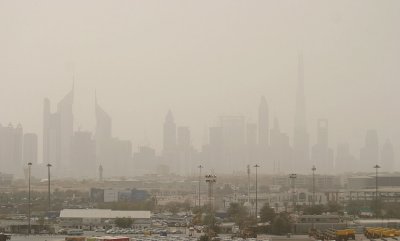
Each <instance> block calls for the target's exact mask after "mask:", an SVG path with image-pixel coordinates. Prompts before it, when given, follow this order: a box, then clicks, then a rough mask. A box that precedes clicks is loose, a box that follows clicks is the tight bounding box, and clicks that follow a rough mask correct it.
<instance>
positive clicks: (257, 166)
mask: <svg viewBox="0 0 400 241" xmlns="http://www.w3.org/2000/svg"><path fill="white" fill-rule="evenodd" d="M254 167H255V168H256V213H255V214H256V221H257V220H258V176H257V175H258V172H257V169H258V168H259V167H260V166H259V165H258V164H256V165H254Z"/></svg>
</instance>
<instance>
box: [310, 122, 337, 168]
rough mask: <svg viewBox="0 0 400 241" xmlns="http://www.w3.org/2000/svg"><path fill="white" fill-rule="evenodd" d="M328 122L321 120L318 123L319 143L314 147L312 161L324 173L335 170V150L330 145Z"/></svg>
mask: <svg viewBox="0 0 400 241" xmlns="http://www.w3.org/2000/svg"><path fill="white" fill-rule="evenodd" d="M328 132H329V128H328V120H327V119H319V120H318V123H317V143H316V144H315V145H314V146H313V147H312V152H311V160H312V162H313V165H316V166H317V167H319V170H320V171H321V172H322V173H331V172H332V170H333V169H334V161H333V150H332V149H331V148H329V145H328Z"/></svg>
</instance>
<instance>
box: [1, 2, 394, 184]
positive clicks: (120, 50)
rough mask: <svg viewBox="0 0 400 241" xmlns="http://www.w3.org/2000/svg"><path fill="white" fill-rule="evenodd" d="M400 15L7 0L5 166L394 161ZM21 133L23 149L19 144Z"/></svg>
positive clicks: (321, 7)
mask: <svg viewBox="0 0 400 241" xmlns="http://www.w3.org/2000/svg"><path fill="white" fill-rule="evenodd" d="M399 13H400V2H398V1H379V2H378V1H174V0H171V1H98V0H96V1H6V0H1V1H0V56H1V57H0V84H1V88H0V123H1V125H2V127H0V128H4V130H3V131H2V132H0V133H3V134H0V135H3V137H2V139H1V140H2V142H1V143H2V144H0V146H1V145H3V147H2V149H1V151H0V153H3V154H2V157H1V158H0V163H1V168H2V170H1V172H5V173H11V174H15V175H19V176H21V175H22V170H23V168H22V167H23V166H24V165H25V164H26V163H27V162H28V161H33V160H32V159H34V157H35V156H36V157H37V159H36V160H35V162H37V163H42V165H43V164H46V163H48V162H51V163H52V164H53V165H54V168H55V169H54V170H55V175H59V176H69V175H75V176H79V177H82V176H92V177H95V176H97V175H98V174H97V172H98V170H99V165H101V166H102V168H104V173H105V174H104V175H106V173H107V175H109V176H133V175H141V174H144V173H154V172H170V173H176V174H179V175H193V174H196V173H197V172H198V168H197V166H198V165H199V164H202V165H204V166H205V167H206V169H207V170H210V171H214V172H216V173H232V172H243V173H244V172H245V171H246V166H247V165H249V164H255V163H259V164H260V166H261V168H260V172H262V173H289V172H299V173H301V172H307V170H308V172H309V170H310V168H311V166H312V165H317V166H318V167H321V168H320V169H319V170H320V171H321V172H322V173H323V172H325V173H330V172H332V170H334V172H336V173H342V172H345V171H352V172H357V171H370V172H372V171H373V169H372V166H373V165H375V164H376V163H380V164H381V165H382V167H383V168H384V170H386V171H397V170H399V168H400V166H399V162H398V158H397V157H398V153H399V147H400V129H399V123H400V115H399V105H398V103H399V101H400V97H399V89H400V84H399V83H400V82H399V79H400V68H399V63H400V45H399V43H400V28H399V27H398V24H396V23H399V22H400V14H399ZM69 95H70V96H69ZM45 98H47V99H48V100H49V102H50V103H49V105H50V107H49V108H50V110H49V113H48V115H47V117H46V114H44V108H45V107H44V99H45ZM65 98H71V99H70V100H66V102H68V101H70V102H71V103H66V102H63V103H64V108H63V107H62V106H63V104H61V105H59V109H62V110H61V111H58V110H57V109H58V108H57V104H58V103H59V102H62V101H63V100H65ZM65 103H66V104H65ZM69 104H71V106H72V112H71V113H72V116H69V112H68V111H69V110H66V109H68V108H69V107H68V105H69ZM60 106H61V107H60ZM65 106H67V107H65ZM63 111H64V112H63ZM65 111H66V112H68V113H67V114H65ZM61 112H63V113H64V114H60V113H61ZM60 116H61V117H60ZM96 117H97V118H96ZM46 118H49V119H48V121H49V122H48V123H52V124H49V126H48V128H47V131H46V126H45V125H46V124H45V123H46ZM50 119H51V120H50ZM60 119H61V121H60ZM108 119H110V120H108ZM62 120H63V121H62ZM68 121H71V123H67V122H68ZM108 121H109V122H110V123H109V122H108ZM9 123H11V124H12V128H11V127H10V128H11V129H10V128H8V129H7V126H8V125H9ZM18 124H21V128H22V129H23V130H19V129H18V127H17V126H18ZM69 124H73V125H72V126H71V125H69ZM58 125H60V126H61V127H57V126H58ZM260 127H261V128H260ZM71 128H72V129H71ZM6 129H7V130H6ZM10 131H11V132H13V133H14V134H10V133H11V132H10ZM21 131H22V133H21ZM7 133H8V134H7ZM26 133H28V135H24V134H26ZM29 133H35V134H36V135H37V139H36V138H35V135H33V136H32V135H29ZM46 133H47V134H46ZM49 133H50V134H49ZM51 133H53V134H51ZM44 135H48V138H49V139H48V140H47V141H46V140H45V139H46V138H44ZM10 136H12V138H13V139H12V140H15V142H18V143H20V145H19V146H18V147H15V146H14V147H13V148H15V150H17V151H18V150H19V149H20V150H19V152H20V153H21V154H18V155H15V154H12V155H11V154H10V155H8V154H7V151H6V150H9V148H10V145H9V141H7V140H9V139H7V138H11V137H10ZM21 138H22V139H23V140H22V139H21ZM13 143H14V142H13ZM25 143H26V144H25ZM46 143H47V144H46ZM46 145H47V146H46ZM11 146H13V145H11ZM18 148H19V149H18ZM13 150H14V149H13ZM35 150H36V152H35ZM45 152H46V153H45ZM396 154H397V155H396ZM11 156H12V157H11ZM13 160H15V162H14V161H13ZM74 165H83V166H80V168H78V169H82V167H84V168H83V169H84V170H83V171H82V172H75V171H74ZM61 167H62V168H61ZM57 168H58V170H57Z"/></svg>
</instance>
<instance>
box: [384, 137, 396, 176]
mask: <svg viewBox="0 0 400 241" xmlns="http://www.w3.org/2000/svg"><path fill="white" fill-rule="evenodd" d="M381 165H382V170H384V171H388V172H393V171H394V168H395V166H394V150H393V145H392V143H391V142H390V140H389V139H388V140H386V142H385V144H384V145H383V147H382V151H381Z"/></svg>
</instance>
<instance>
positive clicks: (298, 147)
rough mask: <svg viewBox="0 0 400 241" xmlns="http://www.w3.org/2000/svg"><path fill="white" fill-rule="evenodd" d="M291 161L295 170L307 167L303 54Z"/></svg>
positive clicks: (306, 168) (307, 144)
mask: <svg viewBox="0 0 400 241" xmlns="http://www.w3.org/2000/svg"><path fill="white" fill-rule="evenodd" d="M293 151H294V156H293V161H294V167H295V171H297V172H302V171H306V170H308V169H309V166H310V165H311V163H310V162H309V159H310V157H309V155H310V154H309V137H308V132H307V123H306V104H305V95H304V66H303V56H302V55H301V54H300V55H299V59H298V85H297V95H296V113H295V120H294V136H293Z"/></svg>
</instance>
